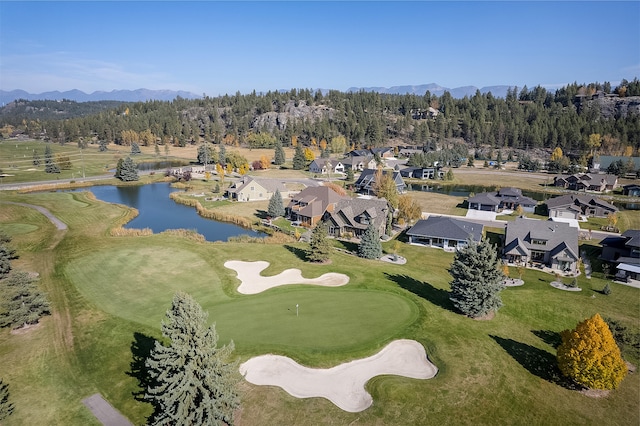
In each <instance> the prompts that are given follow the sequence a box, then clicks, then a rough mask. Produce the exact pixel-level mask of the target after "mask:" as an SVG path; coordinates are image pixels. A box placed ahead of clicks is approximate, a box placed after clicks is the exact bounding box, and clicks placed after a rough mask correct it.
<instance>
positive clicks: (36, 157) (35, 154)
mask: <svg viewBox="0 0 640 426" xmlns="http://www.w3.org/2000/svg"><path fill="white" fill-rule="evenodd" d="M32 163H33V165H34V166H36V167H38V166H39V165H40V154H38V151H36V150H35V149H34V150H33V160H32Z"/></svg>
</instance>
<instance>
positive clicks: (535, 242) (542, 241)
mask: <svg viewBox="0 0 640 426" xmlns="http://www.w3.org/2000/svg"><path fill="white" fill-rule="evenodd" d="M531 244H534V245H537V246H544V245H546V244H547V241H546V240H535V239H534V240H531Z"/></svg>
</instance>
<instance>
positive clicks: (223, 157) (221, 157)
mask: <svg viewBox="0 0 640 426" xmlns="http://www.w3.org/2000/svg"><path fill="white" fill-rule="evenodd" d="M219 151H220V152H219V153H218V163H220V164H222V165H225V164H227V149H226V148H225V147H224V144H220V150H219Z"/></svg>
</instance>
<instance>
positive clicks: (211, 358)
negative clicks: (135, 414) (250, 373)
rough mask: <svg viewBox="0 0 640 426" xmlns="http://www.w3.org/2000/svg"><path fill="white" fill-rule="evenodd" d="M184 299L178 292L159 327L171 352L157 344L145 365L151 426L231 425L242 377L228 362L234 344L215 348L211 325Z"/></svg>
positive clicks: (214, 330) (216, 342)
mask: <svg viewBox="0 0 640 426" xmlns="http://www.w3.org/2000/svg"><path fill="white" fill-rule="evenodd" d="M207 317H208V314H207V313H206V312H204V311H203V310H202V307H201V306H200V305H199V304H198V303H197V302H196V301H195V300H194V299H193V298H192V297H191V296H189V295H188V294H186V293H184V292H178V293H176V294H175V296H174V297H173V303H172V305H171V309H169V310H168V311H167V316H166V319H165V320H164V321H163V322H162V335H163V336H164V337H165V338H167V339H169V340H170V341H171V343H170V346H164V345H162V344H161V343H160V342H156V344H155V347H154V348H153V350H152V351H151V354H150V355H149V358H147V360H146V362H145V365H146V367H147V369H148V372H149V376H150V378H151V379H152V382H151V383H154V382H155V383H154V384H152V385H150V386H149V388H148V389H147V393H146V395H145V397H146V398H147V399H148V400H150V401H151V402H152V403H153V404H154V405H155V407H156V412H155V413H154V415H153V418H152V424H155V425H214V424H215V425H218V424H229V425H230V424H233V415H234V410H235V409H236V407H237V406H238V404H239V398H238V393H237V390H236V386H237V384H238V382H239V381H240V379H241V377H240V374H239V372H238V368H237V362H230V361H229V358H230V356H231V354H232V352H233V350H234V345H233V341H232V342H230V343H229V344H228V345H225V346H222V347H220V348H219V347H218V346H217V344H218V333H217V332H216V328H215V325H211V326H210V327H207Z"/></svg>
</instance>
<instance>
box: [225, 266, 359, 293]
mask: <svg viewBox="0 0 640 426" xmlns="http://www.w3.org/2000/svg"><path fill="white" fill-rule="evenodd" d="M224 266H225V267H226V268H229V269H233V270H234V271H236V273H237V274H238V279H239V280H240V281H241V282H240V285H239V286H238V292H239V293H242V294H258V293H261V292H263V291H265V290H268V289H270V288H273V287H278V286H281V285H286V284H314V285H319V286H325V287H339V286H342V285H345V284H347V283H348V282H349V277H348V276H347V275H344V274H338V273H336V272H329V273H326V274H322V275H321V276H319V277H318V278H304V277H303V276H302V272H301V271H300V269H287V270H286V271H283V272H281V273H279V274H278V275H273V276H270V277H264V276H262V275H260V272H262V271H264V270H265V269H267V267H268V266H269V262H265V261H261V260H259V261H257V262H243V261H240V260H229V261H227V262H225V264H224Z"/></svg>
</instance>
